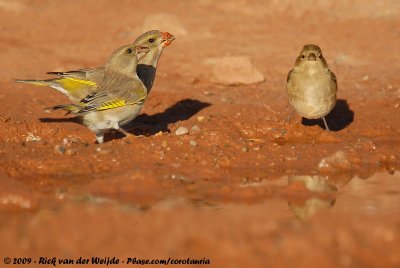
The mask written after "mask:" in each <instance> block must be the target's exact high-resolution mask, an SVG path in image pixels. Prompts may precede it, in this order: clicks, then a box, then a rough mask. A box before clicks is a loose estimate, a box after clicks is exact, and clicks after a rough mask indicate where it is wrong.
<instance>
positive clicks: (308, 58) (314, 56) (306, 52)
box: [296, 44, 328, 67]
mask: <svg viewBox="0 0 400 268" xmlns="http://www.w3.org/2000/svg"><path fill="white" fill-rule="evenodd" d="M304 63H312V64H313V63H317V64H318V63H319V64H322V65H323V66H324V67H328V65H327V63H326V61H325V59H324V57H323V56H322V51H321V49H320V48H319V46H317V45H312V44H309V45H305V46H304V47H303V49H302V50H301V52H300V55H299V56H298V57H297V60H296V66H300V65H302V64H304Z"/></svg>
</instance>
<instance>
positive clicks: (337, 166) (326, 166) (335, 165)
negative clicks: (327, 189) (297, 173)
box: [318, 151, 351, 171]
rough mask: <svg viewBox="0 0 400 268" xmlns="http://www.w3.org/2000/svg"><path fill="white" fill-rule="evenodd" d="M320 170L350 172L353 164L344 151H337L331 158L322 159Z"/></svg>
mask: <svg viewBox="0 0 400 268" xmlns="http://www.w3.org/2000/svg"><path fill="white" fill-rule="evenodd" d="M318 168H319V170H320V171H323V170H327V171H334V170H348V169H350V168H351V163H350V161H349V160H348V159H347V156H346V154H345V153H344V152H343V151H337V152H336V153H334V154H333V155H331V156H328V157H325V158H322V159H321V161H320V162H319V165H318Z"/></svg>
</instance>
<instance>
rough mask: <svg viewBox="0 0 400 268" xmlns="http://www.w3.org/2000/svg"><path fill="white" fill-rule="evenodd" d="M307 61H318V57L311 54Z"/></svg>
mask: <svg viewBox="0 0 400 268" xmlns="http://www.w3.org/2000/svg"><path fill="white" fill-rule="evenodd" d="M307 60H311V61H316V60H317V55H315V54H314V53H312V52H311V53H310V54H308V56H307Z"/></svg>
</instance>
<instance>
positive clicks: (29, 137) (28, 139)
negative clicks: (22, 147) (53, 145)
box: [25, 132, 42, 141]
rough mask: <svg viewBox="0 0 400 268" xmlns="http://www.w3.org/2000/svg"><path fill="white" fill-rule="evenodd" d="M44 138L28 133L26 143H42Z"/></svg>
mask: <svg viewBox="0 0 400 268" xmlns="http://www.w3.org/2000/svg"><path fill="white" fill-rule="evenodd" d="M41 140H42V138H41V137H39V136H35V135H34V134H33V133H31V132H28V137H26V139H25V141H41Z"/></svg>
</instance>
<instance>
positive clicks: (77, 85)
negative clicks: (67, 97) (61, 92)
mask: <svg viewBox="0 0 400 268" xmlns="http://www.w3.org/2000/svg"><path fill="white" fill-rule="evenodd" d="M58 83H59V84H60V85H61V87H62V88H64V89H65V90H66V91H68V92H71V93H72V92H75V91H76V90H80V89H81V88H82V86H89V87H95V86H96V83H95V82H92V81H89V80H84V79H78V78H73V77H63V78H60V79H58Z"/></svg>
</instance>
